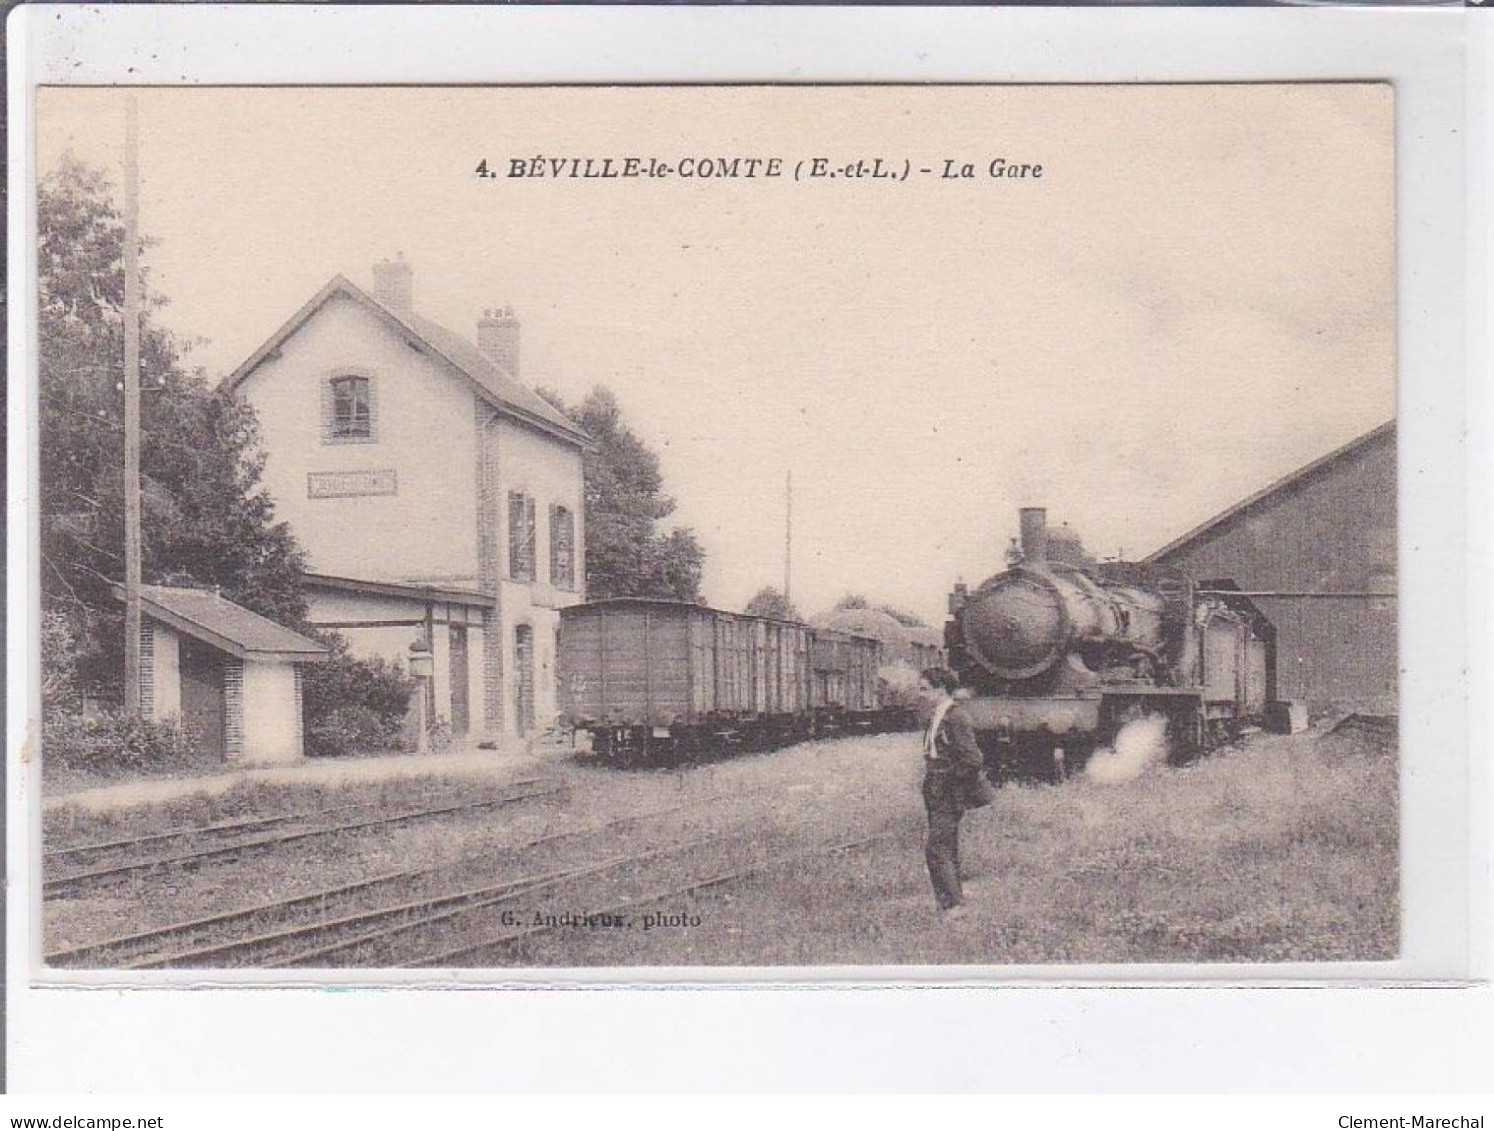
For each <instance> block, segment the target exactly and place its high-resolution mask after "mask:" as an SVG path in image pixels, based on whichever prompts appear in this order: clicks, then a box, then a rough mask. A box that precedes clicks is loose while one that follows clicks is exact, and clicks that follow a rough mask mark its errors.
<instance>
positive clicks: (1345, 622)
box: [1146, 421, 1397, 714]
mask: <svg viewBox="0 0 1494 1131" xmlns="http://www.w3.org/2000/svg"><path fill="white" fill-rule="evenodd" d="M1146 561H1147V562H1149V563H1156V564H1161V565H1168V566H1173V567H1176V568H1178V569H1181V570H1183V571H1184V572H1186V573H1188V574H1189V575H1191V576H1193V577H1195V578H1197V579H1199V580H1202V581H1207V580H1209V579H1214V578H1220V579H1225V578H1227V579H1229V580H1231V581H1234V582H1235V583H1236V584H1237V585H1238V586H1239V587H1240V589H1242V590H1245V591H1247V592H1250V593H1252V594H1261V595H1260V596H1255V597H1254V598H1253V599H1254V600H1255V602H1256V604H1257V605H1258V606H1259V607H1260V608H1261V610H1262V611H1263V612H1264V613H1265V614H1266V616H1267V617H1269V618H1270V619H1271V621H1272V622H1273V623H1274V624H1275V625H1276V630H1277V694H1278V695H1279V696H1280V697H1281V698H1285V699H1301V700H1305V701H1306V702H1307V703H1308V704H1309V705H1310V706H1311V707H1312V708H1314V709H1316V710H1323V709H1327V708H1339V709H1354V710H1360V711H1368V712H1374V713H1377V714H1392V713H1394V712H1395V710H1396V692H1397V651H1396V641H1397V634H1396V610H1397V602H1396V596H1395V591H1396V428H1395V422H1394V421H1390V422H1388V423H1386V424H1382V425H1381V426H1380V427H1378V428H1376V429H1374V430H1373V431H1370V432H1367V433H1365V434H1364V435H1362V436H1359V437H1358V438H1356V439H1354V440H1352V441H1351V442H1349V443H1348V444H1345V445H1344V446H1343V447H1341V448H1338V449H1336V450H1334V451H1332V452H1329V453H1328V454H1327V455H1325V456H1323V457H1322V458H1321V459H1318V460H1315V461H1313V462H1312V463H1310V464H1308V465H1307V466H1305V467H1302V468H1299V469H1298V470H1297V471H1294V472H1292V473H1291V474H1290V475H1288V476H1286V477H1285V478H1283V479H1280V480H1278V481H1277V482H1275V483H1272V484H1270V485H1269V486H1267V487H1265V488H1264V489H1263V490H1261V491H1258V492H1257V493H1255V494H1254V495H1251V496H1250V497H1249V498H1247V499H1244V500H1242V501H1241V502H1239V503H1237V504H1236V505H1234V506H1232V507H1230V508H1229V509H1228V510H1226V511H1224V512H1222V513H1220V514H1218V515H1216V516H1215V517H1214V518H1211V519H1210V520H1209V521H1207V522H1205V523H1203V524H1202V525H1201V526H1198V527H1196V528H1195V529H1193V530H1190V531H1189V532H1188V533H1186V534H1184V535H1182V536H1181V537H1180V538H1177V539H1175V540H1174V541H1172V542H1169V543H1168V544H1167V545H1165V546H1163V547H1162V548H1161V549H1159V550H1157V551H1156V552H1154V553H1153V554H1151V555H1149V556H1148V557H1147V558H1146ZM1267 594H1270V595H1267Z"/></svg>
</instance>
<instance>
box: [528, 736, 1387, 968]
mask: <svg viewBox="0 0 1494 1131" xmlns="http://www.w3.org/2000/svg"><path fill="white" fill-rule="evenodd" d="M1396 796H1397V768H1396V758H1395V755H1394V752H1393V751H1392V750H1390V749H1385V748H1377V747H1375V745H1374V744H1373V743H1368V742H1364V741H1354V740H1340V739H1338V738H1336V737H1327V738H1325V737H1322V736H1317V735H1302V736H1296V737H1293V738H1275V737H1272V738H1261V739H1259V740H1257V741H1256V742H1254V743H1253V744H1251V745H1250V746H1249V747H1248V748H1245V749H1240V750H1236V751H1234V752H1230V753H1225V754H1222V755H1219V756H1216V757H1214V758H1211V759H1209V760H1207V761H1205V762H1203V763H1201V764H1199V765H1197V766H1194V767H1190V768H1187V769H1182V770H1173V769H1166V768H1161V767H1159V768H1155V769H1153V770H1152V771H1150V772H1148V773H1147V774H1146V775H1144V776H1143V777H1142V778H1140V779H1138V780H1136V781H1134V782H1131V783H1128V784H1126V785H1118V786H1102V785H1098V784H1094V783H1091V782H1088V781H1084V780H1078V781H1074V782H1070V783H1069V784H1067V785H1065V786H1062V787H1058V788H1053V787H1043V786H1027V787H1016V788H1008V789H1006V790H1005V791H1003V793H1002V794H1001V796H1000V797H999V798H998V800H997V802H996V803H995V804H994V805H992V806H991V807H990V808H989V809H986V810H982V811H979V812H976V813H973V814H970V815H967V817H966V819H965V829H964V838H963V846H962V856H963V858H964V862H965V867H966V870H967V873H968V874H969V875H970V877H971V880H970V884H969V890H968V892H967V906H968V909H969V914H968V916H967V918H966V919H964V920H963V921H960V922H958V923H949V922H946V921H943V920H941V918H940V917H939V916H938V915H937V913H936V912H935V911H934V910H933V906H932V897H931V895H930V892H929V886H928V879H927V876H926V873H925V871H924V866H923V859H922V836H923V821H922V814H921V813H920V812H919V811H918V810H917V809H915V808H914V807H913V805H912V804H910V803H909V802H908V800H907V799H904V800H903V803H902V804H901V805H900V806H899V807H898V809H899V811H898V812H897V813H896V815H894V816H893V817H892V818H891V819H890V820H889V821H888V822H887V823H886V824H885V826H883V828H882V830H881V831H882V832H883V833H884V834H885V835H884V837H883V839H881V840H879V841H877V842H876V843H875V844H873V845H871V846H868V847H867V848H864V849H857V850H853V851H850V852H846V853H843V854H837V855H834V856H819V857H815V858H812V859H810V860H806V861H803V862H799V863H796V864H795V865H794V866H793V867H789V868H784V869H780V870H779V871H777V872H776V873H775V874H773V875H771V876H765V877H761V878H756V879H753V880H751V881H748V882H744V883H742V884H740V885H737V886H735V887H734V888H732V889H731V890H730V891H729V892H727V893H723V894H715V895H709V896H705V897H703V898H701V899H699V900H688V899H687V900H682V901H675V902H679V903H680V904H681V905H682V907H683V908H685V909H687V910H689V911H690V912H691V913H694V914H698V915H700V916H701V918H702V926H701V927H700V928H698V929H696V930H694V931H692V932H690V936H691V937H690V938H689V939H688V942H687V943H684V945H683V946H682V945H681V943H682V942H683V940H681V939H679V938H676V939H675V943H674V946H673V947H672V948H671V949H672V950H688V953H689V955H690V960H691V961H694V962H698V963H700V964H705V965H709V964H749V965H761V964H766V965H778V964H790V965H827V964H830V965H833V964H846V963H851V964H858V965H860V964H880V963H897V964H908V963H911V964H945V963H980V964H996V965H1001V964H1009V963H1010V964H1030V963H1080V962H1083V963H1109V962H1130V963H1137V962H1139V963H1149V962H1205V961H1211V962H1282V961H1322V960H1334V959H1337V960H1372V959H1389V958H1392V957H1394V956H1395V953H1396V946H1397V937H1398V884H1397V876H1398V851H1397V848H1398V837H1397V816H1396ZM668 937H669V936H668V935H663V936H659V937H657V938H654V939H647V938H640V937H639V936H636V935H631V936H630V935H624V936H622V937H620V938H619V937H614V936H607V937H604V938H599V939H582V940H580V941H579V945H578V943H577V941H576V940H573V939H565V940H563V941H562V940H558V939H551V940H548V941H547V942H546V943H544V944H540V943H536V944H535V946H534V947H533V948H532V952H531V956H530V957H531V960H533V961H535V962H536V963H537V964H552V963H565V962H567V961H570V962H576V963H578V964H592V963H601V964H619V965H627V964H634V963H637V964H650V963H662V962H675V961H679V960H680V957H679V955H678V954H677V953H669V954H665V953H661V952H660V950H659V946H658V941H659V938H664V939H667V938H668Z"/></svg>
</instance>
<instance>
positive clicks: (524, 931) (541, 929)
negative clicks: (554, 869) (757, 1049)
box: [409, 834, 884, 967]
mask: <svg viewBox="0 0 1494 1131" xmlns="http://www.w3.org/2000/svg"><path fill="white" fill-rule="evenodd" d="M883 835H884V834H878V835H876V836H868V837H860V838H858V839H856V840H849V841H843V842H840V843H837V844H828V845H814V846H811V847H809V848H806V849H802V850H800V851H797V852H790V853H785V854H782V855H779V856H776V857H771V858H769V859H767V860H759V861H754V862H753V863H750V864H748V865H746V866H745V867H741V868H735V869H728V870H724V871H718V872H716V873H714V874H712V875H710V876H707V877H705V878H704V879H692V880H689V881H686V882H685V883H682V884H678V885H675V886H672V887H668V888H665V889H663V890H656V891H651V892H649V893H648V894H646V895H642V896H637V897H632V898H628V899H624V900H622V901H620V902H615V903H611V904H607V905H604V906H597V907H596V908H595V909H592V910H587V911H583V912H580V913H579V914H580V916H581V917H582V918H589V919H605V918H608V917H617V916H621V915H623V914H624V913H626V912H628V911H632V910H635V909H636V908H639V907H643V906H646V905H649V904H660V903H663V902H664V901H665V900H669V899H679V898H681V897H683V896H687V895H698V894H700V893H701V892H703V891H709V890H711V889H712V888H718V887H724V886H726V885H727V884H731V883H736V882H738V881H741V880H745V879H749V878H751V877H752V876H755V875H757V874H759V873H761V872H766V871H768V870H770V869H772V868H778V867H782V866H784V865H785V864H792V863H796V862H798V861H800V860H804V859H807V858H809V857H811V856H820V855H825V854H828V853H832V852H849V851H851V850H853V849H857V848H864V847H865V846H866V845H869V844H872V843H875V842H876V841H878V840H881V839H882V836H883ZM564 926H565V925H564V924H561V923H551V922H544V923H537V924H531V925H529V926H520V927H518V928H517V929H514V930H510V931H506V932H503V933H500V934H498V935H494V936H492V937H490V938H486V939H483V940H482V941H480V942H476V943H469V944H466V945H463V946H459V947H455V948H452V949H450V950H445V951H441V952H438V953H436V954H428V955H425V956H423V957H421V958H419V959H417V960H415V961H413V962H411V963H410V964H409V965H411V966H415V967H429V966H455V965H457V964H458V963H461V962H465V961H466V960H469V959H472V958H475V957H477V956H478V955H481V954H483V953H484V952H486V951H491V950H497V949H501V948H503V947H505V946H509V945H512V944H514V943H517V942H520V941H522V940H524V939H528V938H533V937H535V936H537V935H544V934H551V933H553V932H555V931H558V930H561V929H563V927H564Z"/></svg>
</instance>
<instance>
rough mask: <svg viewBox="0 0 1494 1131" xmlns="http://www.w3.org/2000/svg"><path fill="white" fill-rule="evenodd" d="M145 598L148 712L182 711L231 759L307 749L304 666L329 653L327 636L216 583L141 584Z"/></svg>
mask: <svg viewBox="0 0 1494 1131" xmlns="http://www.w3.org/2000/svg"><path fill="white" fill-rule="evenodd" d="M115 595H116V596H118V597H120V598H123V596H124V590H123V588H122V587H118V586H116V587H115ZM140 598H141V614H142V615H141V618H140V710H141V713H142V714H144V715H145V716H146V717H147V718H152V719H165V718H168V717H169V716H172V715H178V716H180V717H181V719H182V721H183V722H184V723H186V724H187V725H188V726H190V727H191V728H193V729H194V730H195V731H196V732H197V734H198V736H199V738H200V739H201V742H202V744H203V746H204V748H205V749H207V750H210V751H218V752H220V753H222V754H223V755H224V756H225V757H228V758H234V759H243V760H244V761H249V762H293V761H295V760H297V759H299V758H300V757H302V755H303V734H302V730H303V727H302V692H301V686H302V681H301V674H302V665H303V664H307V663H316V662H318V661H321V660H325V659H326V658H327V656H328V655H329V653H330V650H329V649H328V648H327V646H326V645H325V644H322V643H320V642H318V641H316V640H312V639H311V638H310V637H307V636H302V635H301V634H300V633H299V632H293V631H291V630H290V629H288V628H286V627H285V626H284V625H282V624H277V623H276V622H274V621H272V620H270V619H268V618H267V617H262V616H260V615H259V614H258V613H254V612H250V611H249V610H248V609H246V608H244V607H243V606H242V605H236V604H234V603H233V602H232V601H230V600H228V599H227V598H225V597H222V596H220V595H219V594H218V593H217V592H215V591H213V590H210V589H182V588H175V587H171V586H165V585H142V586H141V587H140Z"/></svg>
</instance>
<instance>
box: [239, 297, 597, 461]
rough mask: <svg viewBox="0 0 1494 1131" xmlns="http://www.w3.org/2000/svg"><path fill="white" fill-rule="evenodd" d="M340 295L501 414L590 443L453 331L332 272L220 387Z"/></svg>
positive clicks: (255, 365)
mask: <svg viewBox="0 0 1494 1131" xmlns="http://www.w3.org/2000/svg"><path fill="white" fill-rule="evenodd" d="M338 295H341V296H343V297H345V298H349V299H351V300H353V301H354V302H356V303H359V304H361V305H362V306H364V307H366V308H367V309H369V310H371V311H372V312H373V313H374V314H376V315H377V316H379V317H380V318H382V319H384V320H385V321H387V322H389V323H392V324H393V326H394V328H395V329H397V330H399V331H400V332H401V333H402V334H403V336H404V337H405V338H406V339H407V340H409V341H411V343H412V344H413V345H415V346H416V347H417V348H419V349H421V350H423V351H424V352H426V353H428V354H430V355H432V356H434V357H435V358H436V359H437V360H438V361H441V362H444V363H445V364H446V365H447V366H448V367H450V368H451V369H454V370H456V372H457V373H459V374H460V375H461V376H463V377H465V378H467V380H469V381H471V382H472V383H473V384H474V385H475V386H476V387H477V390H478V392H480V393H481V394H482V395H483V397H484V398H485V399H486V400H487V401H488V402H489V403H491V404H492V405H493V406H494V407H495V408H497V409H498V410H500V411H501V412H504V413H506V414H507V415H509V416H512V417H514V418H516V419H518V420H522V421H524V422H525V423H527V424H530V425H532V426H534V427H536V428H538V429H540V430H541V431H543V432H548V433H549V434H551V435H552V436H557V437H559V438H560V439H562V440H567V441H569V442H571V443H573V444H578V445H580V446H582V447H590V446H592V440H591V437H589V436H588V435H587V434H586V432H585V431H584V430H583V429H581V428H580V427H579V426H577V424H576V423H575V422H574V421H572V420H571V419H570V418H569V417H567V416H566V415H565V413H563V412H561V411H560V410H559V409H558V408H556V407H555V406H554V405H552V404H551V403H550V402H549V401H547V400H545V398H544V397H542V396H540V395H539V394H538V393H536V392H535V391H534V390H533V389H531V388H529V387H528V386H527V385H525V384H524V383H523V382H521V381H520V380H519V379H518V378H516V377H515V376H513V374H511V373H509V372H508V370H507V369H505V368H503V366H501V365H499V364H497V363H496V362H494V361H493V360H492V359H491V358H489V357H488V356H487V355H486V354H484V353H483V352H482V351H481V350H480V349H478V348H477V346H475V345H473V344H472V343H471V342H469V341H468V340H467V339H466V338H464V337H462V336H461V335H460V334H458V333H456V332H455V331H453V330H448V329H447V328H446V327H445V326H442V325H441V324H440V323H438V322H432V321H431V320H430V319H429V318H425V317H423V316H421V315H419V314H413V313H411V314H402V313H401V312H399V311H397V310H395V309H393V308H392V307H389V306H386V305H385V304H384V303H382V302H380V301H379V300H378V299H376V298H375V297H374V296H373V295H371V294H369V293H368V292H367V291H365V290H363V288H361V287H359V286H357V285H356V284H354V283H352V282H350V281H349V280H348V279H346V278H345V277H343V276H342V275H334V276H333V277H332V279H331V281H330V282H328V283H327V285H326V286H324V287H323V288H322V289H321V290H319V291H318V292H317V293H316V294H315V295H313V296H312V297H311V300H310V301H309V302H307V303H306V305H304V306H303V307H301V309H300V310H298V311H296V313H295V314H293V315H291V317H290V319H289V320H288V321H286V323H285V324H284V325H283V326H281V327H280V329H278V330H276V331H275V333H273V334H272V335H270V337H269V339H268V340H267V341H266V342H265V343H264V344H263V345H261V346H260V347H259V349H257V350H255V351H254V353H253V354H251V355H250V357H249V359H248V360H247V361H245V362H244V363H243V364H242V365H240V366H239V367H238V368H237V369H235V370H234V371H233V372H232V373H230V374H229V375H228V376H227V377H225V378H224V379H223V385H222V387H223V388H224V389H226V390H228V391H232V390H234V389H236V388H238V386H239V384H240V383H241V382H242V381H243V380H244V379H245V378H246V377H248V376H249V374H251V373H253V372H254V370H255V369H257V368H258V367H259V365H260V363H261V362H263V361H264V360H265V359H266V358H267V357H269V356H270V355H271V354H273V353H274V352H275V351H276V350H278V349H279V348H280V347H281V345H282V344H283V343H284V342H285V340H286V339H287V338H289V337H290V336H291V335H292V334H294V333H295V332H296V331H297V330H299V329H300V328H301V327H302V326H303V325H305V323H306V322H307V320H309V319H310V318H311V316H312V315H313V314H315V313H316V312H317V311H318V310H320V309H321V308H322V307H323V306H324V305H325V304H326V303H327V302H328V301H330V300H331V299H332V298H334V297H337V296H338Z"/></svg>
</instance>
